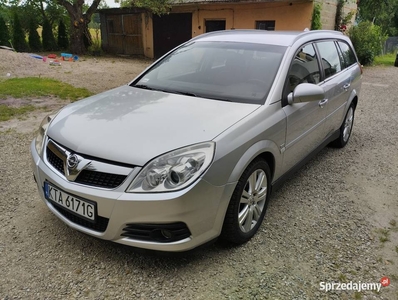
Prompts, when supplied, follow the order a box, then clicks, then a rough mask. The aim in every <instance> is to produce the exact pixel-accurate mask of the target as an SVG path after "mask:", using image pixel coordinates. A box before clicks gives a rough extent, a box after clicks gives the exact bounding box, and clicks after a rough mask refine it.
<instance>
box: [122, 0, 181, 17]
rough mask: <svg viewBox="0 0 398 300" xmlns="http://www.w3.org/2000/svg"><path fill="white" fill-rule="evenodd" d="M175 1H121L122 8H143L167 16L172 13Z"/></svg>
mask: <svg viewBox="0 0 398 300" xmlns="http://www.w3.org/2000/svg"><path fill="white" fill-rule="evenodd" d="M175 2H176V1H173V0H121V2H120V6H121V7H131V6H135V7H142V8H146V9H148V10H150V11H151V12H152V13H154V14H156V15H162V14H167V13H169V12H170V9H171V5H172V3H175Z"/></svg>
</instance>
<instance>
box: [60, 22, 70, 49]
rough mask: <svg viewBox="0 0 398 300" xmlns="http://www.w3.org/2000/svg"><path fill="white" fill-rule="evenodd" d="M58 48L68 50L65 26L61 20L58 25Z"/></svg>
mask: <svg viewBox="0 0 398 300" xmlns="http://www.w3.org/2000/svg"><path fill="white" fill-rule="evenodd" d="M58 47H59V48H60V49H68V48H69V39H68V35H67V34H66V28H65V24H64V22H63V21H62V20H60V21H59V25H58Z"/></svg>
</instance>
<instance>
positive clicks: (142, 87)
mask: <svg viewBox="0 0 398 300" xmlns="http://www.w3.org/2000/svg"><path fill="white" fill-rule="evenodd" d="M133 87H136V88H139V89H144V90H150V91H153V90H156V89H154V88H151V87H150V86H147V85H146V84H136V85H133Z"/></svg>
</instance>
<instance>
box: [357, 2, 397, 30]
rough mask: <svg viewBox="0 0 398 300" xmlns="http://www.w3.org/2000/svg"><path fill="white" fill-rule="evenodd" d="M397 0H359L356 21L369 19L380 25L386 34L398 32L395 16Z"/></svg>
mask: <svg viewBox="0 0 398 300" xmlns="http://www.w3.org/2000/svg"><path fill="white" fill-rule="evenodd" d="M397 12H398V0H383V1H380V0H361V1H360V2H359V4H358V15H357V19H358V21H369V22H373V23H374V24H375V25H378V26H380V27H381V30H382V31H383V32H385V33H387V34H388V35H396V34H397V33H398V28H397V25H398V24H397V22H396V16H397Z"/></svg>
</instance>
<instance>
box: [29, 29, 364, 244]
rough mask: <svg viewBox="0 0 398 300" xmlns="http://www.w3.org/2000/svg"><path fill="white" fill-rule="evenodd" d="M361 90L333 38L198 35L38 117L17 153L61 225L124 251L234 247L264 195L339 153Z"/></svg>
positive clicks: (348, 56)
mask: <svg viewBox="0 0 398 300" xmlns="http://www.w3.org/2000/svg"><path fill="white" fill-rule="evenodd" d="M126 68H128V66H126ZM110 71H111V70H110ZM361 78H362V69H361V65H360V64H359V63H358V60H357V57H356V54H355V52H354V49H353V46H352V44H351V42H350V40H349V39H348V38H347V37H346V36H345V35H343V34H341V33H338V32H333V31H307V32H266V31H254V30H232V31H219V32H213V33H209V34H204V35H201V36H199V37H197V38H194V39H192V40H190V41H188V42H186V43H184V44H182V45H181V46H179V47H177V48H176V49H174V50H173V51H171V52H170V53H168V54H166V55H165V56H164V57H162V58H161V59H159V60H158V61H156V62H155V63H153V64H152V65H151V66H150V67H149V68H147V69H146V70H145V71H144V72H143V73H142V74H140V75H139V76H138V77H137V78H136V79H134V80H133V81H132V82H131V83H130V84H128V85H126V86H122V87H119V88H116V89H113V90H110V91H107V92H104V93H101V94H99V95H96V96H93V97H89V98H87V99H84V100H81V101H78V102H75V103H73V104H70V105H68V106H66V107H64V108H63V109H61V110H60V111H59V112H58V113H56V114H54V115H52V116H48V117H46V118H45V119H44V120H43V122H42V124H41V125H40V128H39V132H38V135H37V137H36V138H35V139H34V141H33V142H32V144H31V154H32V166H33V172H34V177H35V180H36V182H37V186H38V190H39V194H40V196H41V198H42V199H43V201H44V202H45V204H46V205H47V206H48V208H49V209H50V210H51V211H52V212H53V213H54V214H55V215H56V216H57V217H58V218H59V219H61V220H62V221H63V222H65V223H66V224H67V225H68V226H70V227H72V228H74V229H77V230H79V231H81V232H84V233H86V234H89V235H91V236H94V237H97V238H101V239H105V240H110V241H114V242H117V243H121V244H125V245H129V246H134V247H139V248H145V249H152V250H162V251H186V250H190V249H193V248H195V247H197V246H199V245H202V244H205V243H207V242H210V241H213V240H215V239H216V238H217V237H220V238H222V239H224V240H227V241H230V242H232V243H237V244H239V243H244V242H246V241H248V240H249V239H250V238H251V237H252V236H253V235H254V234H255V233H256V231H257V230H258V228H259V227H260V225H261V223H262V220H263V218H264V215H265V212H266V208H267V204H268V201H269V198H270V194H271V190H272V189H274V188H275V187H276V186H278V185H279V184H280V183H281V182H283V180H284V179H286V178H287V177H288V176H289V174H291V173H292V172H294V171H295V170H297V168H299V167H300V166H302V165H303V164H304V163H305V162H306V161H307V160H308V159H309V158H310V157H311V156H313V155H314V154H315V153H317V152H318V151H319V150H320V149H321V148H322V147H324V146H326V145H328V144H330V145H333V146H335V147H340V148H341V147H344V146H345V145H346V144H347V142H348V140H349V138H350V134H351V130H352V126H353V121H354V112H355V108H356V106H357V103H358V96H359V92H360V88H361Z"/></svg>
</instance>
